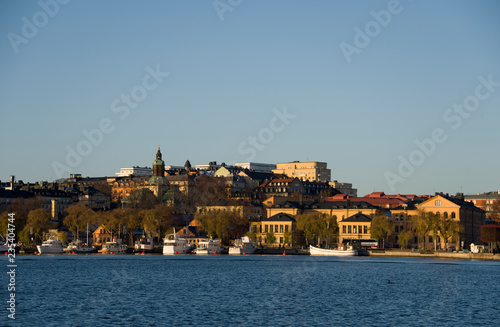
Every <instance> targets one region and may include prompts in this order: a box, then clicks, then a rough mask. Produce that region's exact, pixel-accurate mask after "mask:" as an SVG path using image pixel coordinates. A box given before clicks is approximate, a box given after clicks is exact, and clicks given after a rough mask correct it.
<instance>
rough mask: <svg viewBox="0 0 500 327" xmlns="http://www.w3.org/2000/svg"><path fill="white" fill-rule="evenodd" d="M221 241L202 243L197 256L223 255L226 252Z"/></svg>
mask: <svg viewBox="0 0 500 327" xmlns="http://www.w3.org/2000/svg"><path fill="white" fill-rule="evenodd" d="M224 250H225V249H224V248H223V247H222V246H221V244H220V241H219V240H212V239H210V240H208V241H200V243H199V244H198V246H197V247H196V254H221V253H223V252H224Z"/></svg>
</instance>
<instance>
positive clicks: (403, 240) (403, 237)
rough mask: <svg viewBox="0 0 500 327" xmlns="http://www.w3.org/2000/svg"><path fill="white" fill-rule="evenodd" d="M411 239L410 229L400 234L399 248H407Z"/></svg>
mask: <svg viewBox="0 0 500 327" xmlns="http://www.w3.org/2000/svg"><path fill="white" fill-rule="evenodd" d="M412 237H413V232H412V231H411V230H410V229H407V230H405V231H402V232H400V233H399V236H398V244H399V247H400V248H402V249H406V248H407V247H408V242H409V241H410V240H411V238H412Z"/></svg>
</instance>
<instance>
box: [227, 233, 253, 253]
mask: <svg viewBox="0 0 500 327" xmlns="http://www.w3.org/2000/svg"><path fill="white" fill-rule="evenodd" d="M256 250H257V249H256V248H255V246H254V245H253V242H252V240H251V239H250V237H248V236H243V237H242V238H241V239H239V240H236V241H234V246H231V247H229V254H253V253H255V251H256Z"/></svg>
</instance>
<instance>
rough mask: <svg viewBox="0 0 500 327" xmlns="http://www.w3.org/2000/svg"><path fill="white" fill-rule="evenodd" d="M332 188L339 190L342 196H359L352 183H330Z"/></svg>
mask: <svg viewBox="0 0 500 327" xmlns="http://www.w3.org/2000/svg"><path fill="white" fill-rule="evenodd" d="M329 184H330V186H331V187H333V188H334V189H336V190H338V191H339V192H340V193H342V194H347V195H349V196H352V197H357V196H358V189H355V188H352V183H339V182H337V181H333V182H330V183H329Z"/></svg>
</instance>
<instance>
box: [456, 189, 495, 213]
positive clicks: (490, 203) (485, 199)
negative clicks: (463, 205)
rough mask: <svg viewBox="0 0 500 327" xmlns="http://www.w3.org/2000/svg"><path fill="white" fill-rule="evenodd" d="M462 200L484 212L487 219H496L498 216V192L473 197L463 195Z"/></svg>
mask: <svg viewBox="0 0 500 327" xmlns="http://www.w3.org/2000/svg"><path fill="white" fill-rule="evenodd" d="M464 200H465V201H468V202H472V203H474V205H475V206H476V207H478V208H480V209H482V210H484V211H486V217H487V218H490V219H492V218H497V219H496V220H499V219H498V217H499V216H500V211H499V205H498V202H499V201H500V191H495V192H487V193H481V194H475V195H465V196H464Z"/></svg>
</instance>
